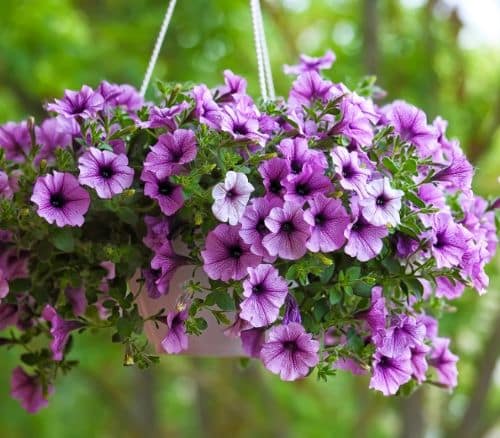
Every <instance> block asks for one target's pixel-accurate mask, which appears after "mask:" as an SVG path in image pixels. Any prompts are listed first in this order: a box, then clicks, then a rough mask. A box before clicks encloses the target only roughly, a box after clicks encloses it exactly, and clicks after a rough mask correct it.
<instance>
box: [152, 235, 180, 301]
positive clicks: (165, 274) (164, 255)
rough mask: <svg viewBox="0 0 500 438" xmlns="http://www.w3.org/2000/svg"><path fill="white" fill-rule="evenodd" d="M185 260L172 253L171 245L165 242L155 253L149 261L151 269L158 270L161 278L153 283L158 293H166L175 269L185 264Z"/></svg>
mask: <svg viewBox="0 0 500 438" xmlns="http://www.w3.org/2000/svg"><path fill="white" fill-rule="evenodd" d="M186 261H187V259H186V258H185V257H183V256H180V255H178V254H176V253H175V252H174V249H173V248H172V245H171V243H170V242H169V241H166V242H165V243H164V244H163V245H162V246H161V248H159V249H157V250H156V251H155V256H154V257H153V259H152V260H151V269H152V270H153V271H156V270H160V271H161V276H160V278H158V279H157V280H156V281H155V284H156V286H157V288H158V291H159V293H160V294H161V295H165V294H167V293H168V286H169V284H170V280H171V279H172V277H173V275H174V274H175V271H176V270H177V268H179V267H180V266H182V265H185V264H186Z"/></svg>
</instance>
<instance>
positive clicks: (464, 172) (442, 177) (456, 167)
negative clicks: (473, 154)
mask: <svg viewBox="0 0 500 438" xmlns="http://www.w3.org/2000/svg"><path fill="white" fill-rule="evenodd" d="M450 161H451V162H450V164H449V165H448V166H447V167H445V168H444V169H442V170H440V171H439V172H437V173H436V174H435V175H434V176H433V178H432V179H433V181H439V182H441V183H443V185H444V186H445V187H447V188H448V189H455V190H462V191H467V190H470V188H471V184H472V177H473V176H474V168H473V167H472V164H470V162H469V160H467V157H466V156H465V155H464V154H463V153H461V152H455V151H454V152H453V153H452V155H451V160H450Z"/></svg>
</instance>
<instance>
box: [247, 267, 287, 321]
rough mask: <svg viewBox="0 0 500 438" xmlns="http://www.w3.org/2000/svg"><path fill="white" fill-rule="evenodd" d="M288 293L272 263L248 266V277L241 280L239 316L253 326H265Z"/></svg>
mask: <svg viewBox="0 0 500 438" xmlns="http://www.w3.org/2000/svg"><path fill="white" fill-rule="evenodd" d="M287 294H288V287H287V283H286V281H285V280H284V279H283V278H282V277H280V275H279V272H278V270H277V269H275V268H274V267H273V266H272V265H266V264H263V265H259V266H257V267H256V268H248V279H246V280H245V281H244V282H243V296H244V297H245V298H244V299H243V301H242V302H241V304H240V307H241V311H240V318H241V319H244V320H246V321H248V322H249V323H250V324H251V325H252V326H253V327H265V326H267V325H269V324H272V323H273V322H274V321H276V319H277V318H278V316H279V312H280V308H281V306H283V304H284V303H285V298H286V296H287Z"/></svg>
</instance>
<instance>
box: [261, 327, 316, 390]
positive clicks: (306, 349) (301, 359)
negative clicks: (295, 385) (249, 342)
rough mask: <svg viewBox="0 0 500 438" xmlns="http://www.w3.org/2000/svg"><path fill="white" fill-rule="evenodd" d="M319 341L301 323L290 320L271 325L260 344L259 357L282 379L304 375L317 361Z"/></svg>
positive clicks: (294, 378)
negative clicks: (265, 339)
mask: <svg viewBox="0 0 500 438" xmlns="http://www.w3.org/2000/svg"><path fill="white" fill-rule="evenodd" d="M318 350H319V342H318V341H315V340H313V339H312V335H310V334H309V333H306V331H305V330H304V327H302V325H300V324H297V323H295V322H291V323H290V324H287V325H279V326H275V327H273V328H272V329H271V330H270V331H269V339H268V341H267V342H266V343H265V344H264V345H263V346H262V350H261V352H260V357H261V359H262V362H263V363H264V365H265V367H266V368H267V369H268V370H269V371H271V372H272V373H274V374H279V375H280V377H281V379H282V380H296V379H298V378H301V377H305V376H306V375H307V374H308V373H309V369H310V368H311V367H314V366H316V365H317V364H318V362H319V357H318Z"/></svg>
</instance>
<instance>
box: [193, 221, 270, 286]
mask: <svg viewBox="0 0 500 438" xmlns="http://www.w3.org/2000/svg"><path fill="white" fill-rule="evenodd" d="M240 231H241V226H240V225H237V226H231V225H226V224H220V225H218V226H217V227H216V228H215V229H214V230H212V231H210V232H209V233H208V235H207V238H206V240H205V248H204V249H203V251H201V257H202V259H203V270H204V271H205V272H206V274H207V275H208V276H209V277H210V278H211V279H213V280H222V281H228V280H230V279H233V280H241V279H242V278H244V277H245V276H246V275H247V268H250V267H255V266H257V265H258V264H259V263H260V262H261V260H262V257H261V256H258V255H255V254H253V253H252V252H251V251H250V245H249V244H247V243H245V242H244V241H243V239H242V238H241V237H240V234H239V233H240Z"/></svg>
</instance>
